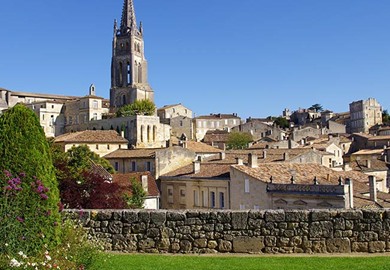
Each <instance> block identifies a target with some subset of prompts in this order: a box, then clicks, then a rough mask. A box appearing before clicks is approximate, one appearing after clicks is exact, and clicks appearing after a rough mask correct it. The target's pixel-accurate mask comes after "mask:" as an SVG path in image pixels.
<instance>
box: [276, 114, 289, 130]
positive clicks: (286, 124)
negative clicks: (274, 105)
mask: <svg viewBox="0 0 390 270" xmlns="http://www.w3.org/2000/svg"><path fill="white" fill-rule="evenodd" d="M274 124H275V125H277V126H279V127H281V128H288V127H289V126H290V124H289V122H288V120H287V119H286V118H284V117H281V116H279V117H277V118H276V119H275V121H274Z"/></svg>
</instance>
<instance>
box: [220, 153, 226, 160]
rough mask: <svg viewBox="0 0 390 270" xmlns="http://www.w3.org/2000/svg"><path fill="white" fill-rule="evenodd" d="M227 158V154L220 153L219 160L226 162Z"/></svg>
mask: <svg viewBox="0 0 390 270" xmlns="http://www.w3.org/2000/svg"><path fill="white" fill-rule="evenodd" d="M225 158H226V154H225V152H219V159H220V160H224V159H225Z"/></svg>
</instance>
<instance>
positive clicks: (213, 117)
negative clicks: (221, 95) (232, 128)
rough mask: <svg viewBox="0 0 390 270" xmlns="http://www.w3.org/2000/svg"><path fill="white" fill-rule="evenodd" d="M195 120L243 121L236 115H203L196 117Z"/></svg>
mask: <svg viewBox="0 0 390 270" xmlns="http://www.w3.org/2000/svg"><path fill="white" fill-rule="evenodd" d="M195 119H241V118H240V117H238V116H237V115H235V114H222V113H219V114H210V115H201V116H198V117H196V118H195Z"/></svg>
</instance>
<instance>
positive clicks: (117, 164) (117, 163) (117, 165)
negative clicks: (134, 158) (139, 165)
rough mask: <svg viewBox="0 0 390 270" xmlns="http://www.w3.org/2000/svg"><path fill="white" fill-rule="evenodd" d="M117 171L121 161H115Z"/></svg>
mask: <svg viewBox="0 0 390 270" xmlns="http://www.w3.org/2000/svg"><path fill="white" fill-rule="evenodd" d="M114 167H115V171H119V162H117V161H115V166H114Z"/></svg>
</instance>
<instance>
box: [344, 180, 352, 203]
mask: <svg viewBox="0 0 390 270" xmlns="http://www.w3.org/2000/svg"><path fill="white" fill-rule="evenodd" d="M345 185H347V186H348V195H349V196H348V200H349V208H350V209H352V208H353V207H354V205H353V181H352V180H351V179H349V178H347V179H345ZM346 199H347V198H346Z"/></svg>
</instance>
